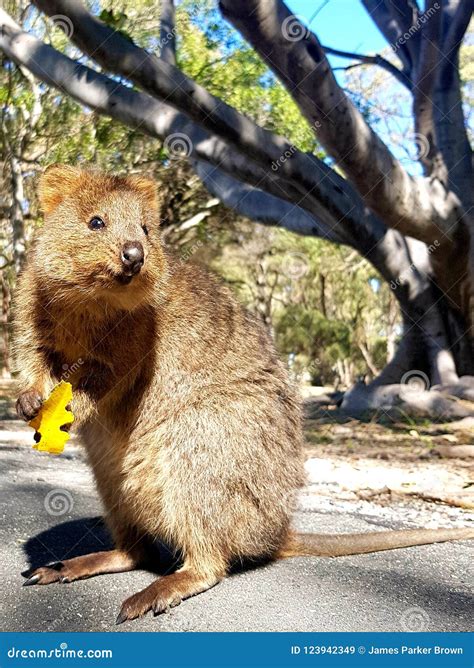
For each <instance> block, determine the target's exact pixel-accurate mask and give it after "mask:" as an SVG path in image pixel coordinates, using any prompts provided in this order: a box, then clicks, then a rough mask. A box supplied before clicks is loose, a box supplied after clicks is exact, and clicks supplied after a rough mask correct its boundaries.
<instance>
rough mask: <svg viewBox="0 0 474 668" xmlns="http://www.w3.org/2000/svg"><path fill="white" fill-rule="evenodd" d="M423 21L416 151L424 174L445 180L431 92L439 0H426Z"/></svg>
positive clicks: (415, 88)
mask: <svg viewBox="0 0 474 668" xmlns="http://www.w3.org/2000/svg"><path fill="white" fill-rule="evenodd" d="M425 15H426V16H427V19H426V22H425V23H424V24H423V26H422V28H421V30H420V32H421V43H420V48H419V58H418V64H417V67H416V69H415V71H414V83H413V115H414V118H415V132H416V134H417V136H418V140H419V144H420V150H419V160H420V162H421V163H422V165H423V168H424V170H425V173H426V174H428V175H431V174H435V175H436V176H437V177H438V178H439V179H441V180H442V181H443V183H445V184H446V183H447V178H448V175H447V169H446V167H445V164H444V162H443V157H442V155H441V153H440V152H439V150H438V148H437V146H436V136H435V122H434V117H433V93H434V88H435V85H436V80H437V76H438V65H439V54H440V53H441V19H442V11H441V5H440V4H439V0H427V2H426V11H425Z"/></svg>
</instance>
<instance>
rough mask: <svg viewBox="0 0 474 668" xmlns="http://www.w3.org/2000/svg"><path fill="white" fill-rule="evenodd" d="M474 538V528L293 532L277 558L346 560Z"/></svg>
mask: <svg viewBox="0 0 474 668" xmlns="http://www.w3.org/2000/svg"><path fill="white" fill-rule="evenodd" d="M469 538H474V528H472V529H470V528H460V529H409V530H405V529H403V530H401V531H372V532H369V533H350V534H313V533H289V534H288V537H287V540H286V541H285V543H284V544H283V545H282V547H281V548H280V550H279V552H278V554H277V558H278V559H286V558H287V557H301V556H315V557H342V556H344V555H349V554H365V553H367V552H381V551H382V550H395V549H397V548H400V547H412V546H414V545H429V544H431V543H444V542H445V541H448V540H463V539H464V540H467V539H469Z"/></svg>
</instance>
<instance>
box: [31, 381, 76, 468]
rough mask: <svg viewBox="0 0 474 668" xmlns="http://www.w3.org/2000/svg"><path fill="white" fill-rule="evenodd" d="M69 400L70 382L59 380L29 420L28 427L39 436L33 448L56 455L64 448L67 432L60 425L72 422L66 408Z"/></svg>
mask: <svg viewBox="0 0 474 668" xmlns="http://www.w3.org/2000/svg"><path fill="white" fill-rule="evenodd" d="M71 400H72V385H71V383H65V382H64V381H61V382H60V383H59V385H57V386H56V387H55V388H54V390H53V391H52V392H51V394H50V395H49V397H48V399H46V401H45V402H44V404H43V405H42V406H41V410H40V412H39V413H38V415H37V416H36V417H35V418H34V419H33V420H31V422H29V425H30V427H33V429H34V430H35V431H36V434H38V436H39V440H38V442H37V443H36V445H34V446H33V448H35V450H41V451H44V452H49V453H50V454H53V455H58V454H60V453H61V452H62V451H63V450H64V446H65V444H66V442H67V441H68V440H69V434H68V433H67V432H66V431H63V430H62V429H61V427H63V426H65V425H68V424H71V423H72V422H74V415H73V414H72V411H69V410H67V409H66V406H67V405H68V404H69V403H70V402H71Z"/></svg>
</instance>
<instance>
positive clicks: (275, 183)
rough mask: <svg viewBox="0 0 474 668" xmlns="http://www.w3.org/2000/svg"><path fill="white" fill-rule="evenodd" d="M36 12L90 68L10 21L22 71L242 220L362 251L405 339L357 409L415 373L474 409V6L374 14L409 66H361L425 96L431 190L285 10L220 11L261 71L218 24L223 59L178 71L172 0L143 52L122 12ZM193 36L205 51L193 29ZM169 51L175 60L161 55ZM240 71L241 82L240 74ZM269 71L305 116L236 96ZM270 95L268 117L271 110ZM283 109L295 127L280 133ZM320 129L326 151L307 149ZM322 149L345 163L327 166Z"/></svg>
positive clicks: (5, 38) (67, 1)
mask: <svg viewBox="0 0 474 668" xmlns="http://www.w3.org/2000/svg"><path fill="white" fill-rule="evenodd" d="M34 4H35V5H36V6H37V7H38V8H39V9H40V10H42V11H44V12H45V13H46V14H48V15H49V16H51V17H52V18H53V22H54V19H55V20H56V22H57V21H58V17H60V20H61V21H62V22H63V24H64V25H63V27H64V28H65V29H66V32H67V33H68V37H69V38H70V41H71V42H73V43H74V45H75V47H77V48H78V49H80V52H81V53H80V54H76V53H69V48H70V47H66V48H64V49H63V51H64V53H62V52H61V49H60V48H59V47H58V48H56V49H55V48H52V47H51V46H48V45H46V44H44V42H42V41H41V40H40V39H38V37H37V36H35V35H36V32H35V29H34V27H32V26H30V25H29V24H28V22H24V23H23V25H24V27H25V28H26V31H23V30H21V28H20V27H19V26H18V25H17V24H16V23H15V22H14V21H13V20H12V19H11V18H10V16H9V15H8V14H6V13H5V12H3V11H2V13H1V21H2V23H1V31H0V32H1V34H0V47H1V48H2V49H3V51H4V52H5V54H6V55H7V56H8V57H9V58H10V59H12V60H13V61H15V62H16V63H17V64H18V65H20V66H22V67H24V68H26V69H28V70H29V71H30V72H32V73H33V74H34V75H35V76H36V77H38V78H39V79H41V80H42V81H45V82H46V83H48V84H50V85H53V86H55V87H57V88H58V89H60V90H61V91H62V93H63V94H64V93H66V94H68V95H70V96H72V97H73V98H75V99H76V100H78V101H79V102H80V103H81V104H82V105H85V106H87V107H90V108H92V109H94V110H95V111H96V112H97V113H100V114H105V115H109V116H111V117H113V118H114V119H116V120H118V121H120V122H121V123H124V124H126V125H127V126H129V127H131V128H134V129H136V130H137V129H139V130H140V131H141V132H142V133H145V134H149V135H151V136H153V137H159V138H162V139H164V145H165V147H166V148H167V150H168V151H170V152H171V154H173V153H174V154H176V153H178V154H180V155H182V156H183V155H184V156H185V157H187V158H189V162H190V165H191V166H192V168H193V170H194V172H195V173H196V174H197V175H198V176H199V178H200V179H201V180H202V181H203V183H204V184H205V185H206V187H207V188H208V190H209V191H210V192H211V193H212V194H213V195H216V196H217V197H219V199H220V200H221V201H222V202H224V203H225V204H227V205H228V206H230V207H232V208H233V209H234V210H236V211H237V212H238V213H240V214H242V215H245V216H248V217H250V218H252V219H253V220H257V221H261V222H264V223H266V224H271V225H279V226H280V227H283V228H286V229H287V230H290V231H292V232H297V233H299V234H302V235H307V236H311V237H320V238H322V239H325V240H327V241H331V242H333V243H336V244H343V245H346V246H349V247H351V248H353V249H355V250H356V251H357V252H358V253H360V254H361V255H362V256H363V257H364V258H366V259H367V260H368V261H369V262H370V263H371V265H372V266H373V267H374V268H375V269H376V270H377V271H378V272H379V274H380V275H381V276H382V277H383V279H385V281H386V282H387V283H388V284H389V285H390V286H392V294H393V295H394V296H395V297H396V299H397V301H398V303H399V306H400V309H401V313H402V317H403V323H404V334H403V337H402V339H401V341H400V344H399V346H398V348H397V352H396V354H395V356H394V357H393V359H392V360H391V361H390V362H389V364H388V365H387V366H386V367H385V368H384V369H383V370H382V372H381V373H380V375H379V376H378V377H377V378H376V379H375V380H374V381H373V382H372V383H371V384H370V385H369V386H364V385H360V384H359V385H357V387H356V389H355V390H354V391H352V392H351V393H349V394H348V396H347V397H346V399H345V402H346V406H348V407H350V405H351V402H352V403H354V402H355V403H357V404H358V405H360V404H361V403H362V404H365V405H376V404H377V402H378V401H385V399H386V397H387V396H388V394H390V392H392V393H397V392H399V386H398V385H397V383H399V382H400V381H401V380H404V379H406V378H407V377H409V376H410V374H412V373H413V372H416V373H419V374H421V377H422V378H426V383H427V385H429V384H432V385H433V384H438V383H441V384H443V385H445V386H447V387H449V389H450V391H451V392H456V393H457V394H461V395H464V396H466V395H468V394H469V392H472V390H470V389H469V387H472V383H471V379H469V378H467V376H471V375H472V374H473V373H474V363H473V358H474V355H473V329H472V328H473V307H474V288H473V285H474V282H473V281H474V257H473V253H472V249H473V244H472V243H471V237H472V234H473V222H472V197H473V195H472V155H471V149H470V146H469V142H468V136H467V129H466V119H465V117H464V114H463V106H462V97H461V78H460V73H459V49H460V46H461V42H462V38H463V35H464V33H465V32H466V30H467V27H468V23H469V20H470V17H471V12H472V2H470V1H469V0H468V1H467V2H466V1H464V2H461V1H459V2H449V3H448V2H441V1H440V2H432V1H429V0H428V1H427V2H426V4H425V7H424V10H422V9H421V8H419V7H418V6H417V5H416V3H413V2H408V1H407V2H405V1H404V2H401V3H397V4H396V5H395V4H394V3H391V2H389V1H388V0H387V2H384V1H382V2H380V1H379V0H377V1H375V0H374V2H372V1H371V0H363V5H364V6H365V8H366V9H367V11H368V12H369V14H370V15H371V17H372V19H373V20H374V21H375V23H376V24H377V26H378V27H379V29H380V30H381V31H382V33H383V34H384V35H385V37H386V38H387V41H388V42H389V44H391V46H392V49H393V52H394V54H395V55H396V57H397V61H396V64H394V63H392V62H390V61H388V60H387V59H384V58H382V57H380V56H378V57H369V58H365V59H364V58H360V60H364V61H365V62H370V64H374V65H376V66H380V67H382V68H383V69H384V70H385V71H386V72H389V73H390V75H391V76H393V77H394V79H395V80H396V81H397V82H398V83H399V84H401V85H403V86H404V87H405V88H406V89H407V90H408V91H409V92H410V95H411V96H412V102H413V119H414V127H415V132H416V138H417V140H418V143H419V147H420V151H419V162H420V165H421V167H422V174H420V175H418V176H413V175H410V174H409V173H408V172H407V170H406V168H405V167H404V165H403V164H402V163H401V161H400V159H397V157H395V156H394V155H392V154H391V153H390V151H389V150H388V148H387V146H386V145H385V144H384V143H383V141H382V139H381V138H380V136H378V135H377V134H376V133H375V132H374V130H373V128H371V127H370V125H369V124H368V122H367V114H364V113H363V110H362V112H361V109H360V105H354V104H353V102H351V99H350V97H349V96H348V95H347V94H346V93H345V92H344V90H343V89H342V88H341V87H340V85H339V84H338V82H337V80H336V79H335V78H334V75H333V73H332V71H331V67H330V65H329V62H328V60H327V53H326V51H329V49H327V50H326V49H325V48H324V47H323V46H321V43H320V42H319V40H318V39H317V37H316V35H315V34H314V33H312V32H311V31H310V30H309V29H307V28H306V27H305V26H304V25H303V24H301V22H300V21H299V20H298V19H297V18H296V17H294V16H293V15H292V14H291V12H290V11H289V10H288V8H287V7H286V6H285V5H284V3H283V2H280V1H279V0H265V1H264V0H240V1H239V2H235V1H234V2H231V1H230V0H229V1H227V0H221V2H220V4H219V7H220V10H221V12H222V13H223V15H224V16H225V17H226V18H227V19H228V20H229V22H230V23H231V24H232V25H233V26H234V27H235V28H237V30H238V31H239V33H240V34H241V35H242V36H243V38H244V39H245V40H246V42H247V43H248V44H250V45H252V46H253V47H254V49H255V51H256V52H257V53H258V55H259V56H260V58H261V61H260V60H257V59H256V56H255V54H254V53H253V52H250V50H249V47H248V46H247V45H246V44H245V42H242V41H240V40H238V39H236V36H235V33H233V32H231V31H230V29H229V28H228V27H227V26H224V27H222V25H221V24H220V23H218V22H217V21H214V24H213V23H212V19H213V16H214V14H213V11H212V9H209V10H208V14H209V16H207V17H205V20H204V23H205V27H206V29H205V30H204V37H205V39H206V40H207V42H206V46H209V49H208V50H209V51H212V49H214V50H215V56H216V58H215V61H211V62H210V63H209V62H202V63H199V62H195V60H194V59H193V60H191V61H190V60H188V61H186V58H185V57H183V58H182V60H180V51H179V49H178V57H176V51H175V48H174V45H175V41H176V31H175V30H174V25H175V21H174V8H173V5H172V3H171V2H169V0H166V1H163V2H162V16H163V21H162V29H161V34H160V38H159V39H158V37H157V35H155V34H153V33H152V32H151V31H150V32H149V33H148V34H142V35H141V37H140V42H141V46H138V45H137V44H135V43H134V41H132V39H130V30H129V26H128V19H127V16H126V15H125V17H123V16H122V15H121V14H119V13H118V10H115V8H114V10H113V11H111V10H109V12H108V13H104V12H102V13H101V14H100V17H96V16H93V15H92V14H90V13H89V12H88V11H87V9H86V8H85V7H84V6H83V5H82V4H81V3H80V2H78V1H77V0H55V1H54V2H42V1H41V0H37V1H36V2H35V3H34ZM140 6H141V5H140ZM188 16H189V15H188ZM209 17H210V19H209ZM132 18H133V17H132ZM132 23H133V22H132ZM178 26H179V28H182V29H183V33H184V32H185V31H186V30H189V31H191V34H192V35H193V36H194V35H196V39H197V40H199V39H201V38H202V37H200V36H199V35H198V34H197V32H196V31H195V26H194V25H193V21H192V19H189V18H188V19H185V20H183V22H182V23H181V24H180V22H179V21H178ZM178 34H179V31H178ZM137 41H139V40H137ZM142 47H145V48H146V49H147V50H145V49H144V48H142ZM156 49H159V50H160V51H161V57H157V56H155V55H153V54H152V53H151V52H152V51H153V52H154V51H156ZM81 54H85V56H87V57H88V58H89V59H93V63H91V62H90V61H89V60H87V59H86V58H85V57H84V56H82V55H81ZM349 55H351V54H349ZM230 57H232V58H233V59H234V61H233V65H235V68H234V67H229V62H230ZM262 62H263V63H264V64H265V65H266V66H267V67H269V68H270V70H272V71H273V73H274V76H276V77H277V78H278V79H279V81H280V82H281V83H282V84H283V86H284V87H285V88H286V89H287V91H288V92H289V94H290V95H291V97H292V99H293V101H294V103H293V104H292V105H288V104H287V102H286V101H285V107H281V106H280V107H279V104H280V103H281V101H282V100H283V99H284V98H282V96H281V95H282V93H281V91H282V89H281V86H279V85H276V86H275V85H274V86H265V85H260V86H256V87H254V88H252V86H247V88H248V90H247V91H241V95H240V96H236V95H235V89H234V87H233V86H232V80H230V79H229V72H231V73H232V75H233V76H234V77H235V78H234V81H236V80H237V79H239V80H244V81H245V80H246V77H249V79H248V83H250V82H252V81H255V79H252V76H253V77H254V76H255V72H258V74H259V77H260V83H261V82H262V79H264V78H265V77H267V78H268V77H269V75H268V73H267V71H266V69H263V65H262ZM220 65H221V66H222V69H221V70H219V66H220ZM196 67H197V68H199V69H196ZM98 68H100V70H101V71H98ZM180 68H181V69H180ZM226 68H227V70H226ZM259 68H260V70H259ZM104 72H109V73H111V75H112V76H108V75H105V74H104ZM219 73H220V74H221V75H222V77H223V79H222V80H220V79H219V76H218V75H219ZM201 77H202V78H201ZM204 79H205V81H204ZM199 80H201V81H203V83H205V84H206V87H205V88H204V87H203V86H202V85H200V83H198V81H199ZM130 84H133V87H132V86H130ZM141 91H145V92H141ZM252 94H253V95H252ZM255 95H257V97H258V95H260V96H262V99H263V100H268V101H267V102H266V103H265V104H260V105H256V106H255ZM218 96H220V98H222V97H225V98H226V102H224V101H223V100H222V99H220V98H219V97H218ZM272 96H275V97H272ZM231 105H235V106H231ZM236 107H238V108H239V111H237V108H236ZM278 109H281V112H282V113H281V118H282V119H283V122H282V123H280V126H279V124H278V123H275V121H274V119H275V118H278V113H277V112H278ZM297 110H299V111H298V113H301V114H302V117H303V118H304V119H306V123H300V124H299V126H300V127H301V128H303V136H302V137H299V138H297V139H296V141H297V143H298V146H299V148H296V143H295V142H294V141H293V138H290V140H289V141H288V140H286V139H283V138H282V137H281V136H280V135H278V134H276V133H275V132H274V130H276V131H277V132H287V130H291V127H295V126H294V124H293V123H292V122H291V123H290V122H289V121H290V119H291V118H292V114H295V113H296V111H297ZM242 112H244V113H242ZM270 112H272V113H270ZM245 114H246V115H245ZM369 120H370V119H369ZM285 122H286V123H287V127H286V128H285V127H284V125H285ZM262 125H265V129H264V128H263V127H262ZM289 126H291V127H289ZM308 128H309V129H310V130H311V131H312V132H313V133H314V137H313V138H312V141H311V145H309V146H304V145H303V144H304V142H305V141H306V138H305V137H306V134H305V133H306V132H307V130H308ZM320 145H321V146H322V147H324V149H325V151H326V152H327V155H328V156H329V157H330V160H323V159H321V150H320ZM343 175H344V176H343ZM470 249H471V251H470ZM320 280H321V278H320ZM359 348H360V346H359ZM361 354H362V350H361ZM366 362H367V364H369V362H368V359H367V360H366ZM373 368H374V370H375V369H376V368H377V365H376V364H373ZM463 377H464V378H463ZM460 378H461V379H462V380H461V381H460ZM387 385H390V392H388V391H387V387H386V386H387ZM381 388H383V391H382V392H381V391H380V390H381Z"/></svg>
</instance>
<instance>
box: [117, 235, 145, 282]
mask: <svg viewBox="0 0 474 668" xmlns="http://www.w3.org/2000/svg"><path fill="white" fill-rule="evenodd" d="M144 258H145V253H144V251H143V246H142V245H141V243H140V242H139V241H126V242H125V243H124V245H123V247H122V253H121V256H120V259H121V260H122V264H123V267H124V269H125V272H126V273H129V274H132V275H135V274H138V272H139V271H140V269H141V268H142V267H143V261H144Z"/></svg>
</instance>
